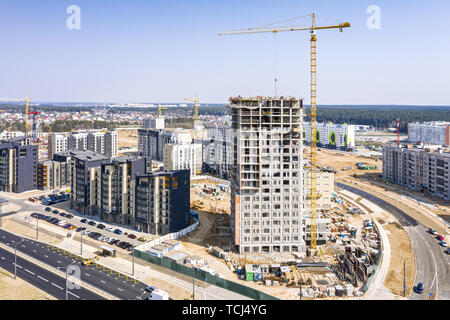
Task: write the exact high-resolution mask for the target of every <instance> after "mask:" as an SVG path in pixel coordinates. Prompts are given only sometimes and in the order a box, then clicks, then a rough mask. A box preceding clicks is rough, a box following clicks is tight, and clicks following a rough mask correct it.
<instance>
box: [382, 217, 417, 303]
mask: <svg viewBox="0 0 450 320" xmlns="http://www.w3.org/2000/svg"><path fill="white" fill-rule="evenodd" d="M383 228H384V229H385V230H386V233H387V235H388V238H389V242H390V244H391V263H390V264H389V271H388V273H387V275H386V278H385V280H384V283H383V284H384V286H386V288H388V289H389V290H391V291H392V293H394V294H397V295H401V296H402V295H403V275H404V272H403V261H404V260H406V261H405V262H406V263H405V265H406V296H408V295H409V294H410V292H411V290H412V288H413V286H414V283H413V282H414V276H415V260H414V254H413V251H412V248H411V243H410V241H409V237H408V234H407V233H406V231H405V230H404V229H403V228H401V227H400V225H399V224H397V223H389V224H384V225H383Z"/></svg>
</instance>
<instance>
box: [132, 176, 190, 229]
mask: <svg viewBox="0 0 450 320" xmlns="http://www.w3.org/2000/svg"><path fill="white" fill-rule="evenodd" d="M135 194H136V212H135V228H139V230H142V232H148V233H151V234H155V235H160V236H162V235H165V234H168V233H172V232H177V231H179V230H182V229H184V228H186V227H188V226H189V217H190V171H189V170H177V171H160V172H153V173H148V174H145V175H138V176H137V177H136V193H135Z"/></svg>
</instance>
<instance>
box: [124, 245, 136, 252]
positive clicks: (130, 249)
mask: <svg viewBox="0 0 450 320" xmlns="http://www.w3.org/2000/svg"><path fill="white" fill-rule="evenodd" d="M125 249H126V250H127V251H133V249H134V246H133V245H132V244H129V245H127V246H125Z"/></svg>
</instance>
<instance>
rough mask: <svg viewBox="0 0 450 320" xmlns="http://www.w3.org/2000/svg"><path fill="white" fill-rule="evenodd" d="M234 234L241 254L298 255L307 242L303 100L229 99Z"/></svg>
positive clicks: (232, 224)
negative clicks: (275, 253) (274, 253)
mask: <svg viewBox="0 0 450 320" xmlns="http://www.w3.org/2000/svg"><path fill="white" fill-rule="evenodd" d="M230 101H231V109H232V128H233V136H234V137H233V166H232V168H233V169H232V179H231V219H230V221H231V229H232V234H233V237H234V242H235V245H236V246H237V247H238V249H239V252H240V253H265V252H299V253H303V252H305V250H306V243H305V239H304V207H303V203H304V190H303V189H304V188H303V139H302V132H303V128H302V124H303V101H302V100H300V99H295V98H281V99H280V98H270V97H254V98H242V97H236V98H230Z"/></svg>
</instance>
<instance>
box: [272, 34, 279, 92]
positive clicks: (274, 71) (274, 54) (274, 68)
mask: <svg viewBox="0 0 450 320" xmlns="http://www.w3.org/2000/svg"><path fill="white" fill-rule="evenodd" d="M273 73H274V81H275V82H274V85H275V98H277V97H278V88H277V86H278V78H277V34H276V33H274V34H273Z"/></svg>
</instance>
